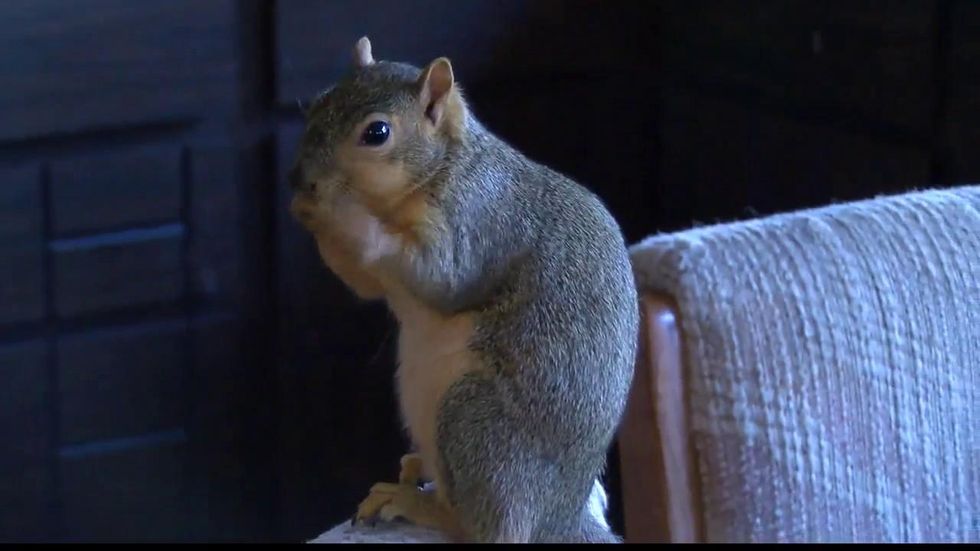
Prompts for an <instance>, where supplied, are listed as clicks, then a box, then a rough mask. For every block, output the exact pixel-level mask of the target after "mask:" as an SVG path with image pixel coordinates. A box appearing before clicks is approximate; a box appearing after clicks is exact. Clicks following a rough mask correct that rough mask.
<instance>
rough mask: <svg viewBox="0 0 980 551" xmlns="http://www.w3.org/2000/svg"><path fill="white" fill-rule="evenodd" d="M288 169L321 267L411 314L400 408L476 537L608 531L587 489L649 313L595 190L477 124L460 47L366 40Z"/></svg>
mask: <svg viewBox="0 0 980 551" xmlns="http://www.w3.org/2000/svg"><path fill="white" fill-rule="evenodd" d="M290 179H291V182H292V184H293V188H294V190H295V195H294V200H293V205H292V210H293V213H294V215H295V216H296V218H297V219H298V220H299V221H300V222H301V223H302V224H303V225H304V226H305V227H306V228H307V229H308V230H309V231H310V232H311V233H312V234H313V235H314V236H315V237H316V239H317V243H318V246H319V249H320V252H321V255H322V256H323V258H324V261H325V262H326V264H327V265H328V266H329V267H330V268H331V269H332V270H333V271H334V272H335V273H336V274H337V275H338V276H339V277H340V278H341V279H343V280H344V281H345V283H347V284H348V286H350V287H351V289H352V290H354V291H355V292H356V293H357V294H358V295H360V296H361V297H364V298H366V299H386V300H388V302H389V304H390V305H391V306H392V309H393V311H395V314H396V317H398V318H399V321H400V323H401V325H402V332H401V341H402V342H401V343H400V347H401V351H400V352H401V354H400V361H401V363H402V365H401V366H400V368H399V391H400V398H401V402H402V410H403V417H404V418H405V419H406V424H407V425H408V427H407V428H408V430H409V432H410V434H411V436H412V439H413V442H414V443H415V444H416V446H417V447H419V448H423V449H421V450H420V451H421V453H422V456H423V460H424V461H425V463H426V467H427V471H428V472H429V473H430V474H431V476H432V477H433V478H434V479H435V480H436V488H437V490H438V491H439V492H440V493H441V494H442V495H443V496H444V498H445V499H446V501H447V502H448V503H449V504H450V505H451V507H452V508H453V509H454V511H455V513H456V515H457V516H458V518H459V521H460V523H461V525H462V526H463V527H464V528H465V532H466V533H467V535H468V538H470V539H474V540H476V541H593V540H595V541H615V540H616V538H615V537H614V536H613V535H612V534H611V533H609V531H608V527H606V526H605V524H604V520H603V519H596V518H595V516H594V514H593V513H590V512H589V506H588V505H589V501H590V496H592V498H593V499H592V501H593V502H594V501H595V498H596V495H595V492H596V484H597V480H598V478H599V476H600V475H601V472H602V469H603V467H604V462H605V456H606V453H607V451H608V447H609V445H610V444H611V441H612V439H613V437H614V435H615V431H616V428H617V426H618V423H619V420H620V418H621V416H622V413H623V410H624V408H625V403H626V396H627V393H628V390H629V386H630V384H631V381H632V373H633V362H634V356H635V352H636V335H637V331H638V325H639V311H638V304H637V295H636V290H635V285H634V280H633V274H632V270H631V266H630V262H629V258H628V254H627V250H626V244H625V242H624V239H623V236H622V234H621V232H620V229H619V226H618V224H617V223H616V221H615V219H614V217H613V216H612V215H611V214H610V213H609V212H608V210H607V209H606V208H605V206H604V205H603V203H602V202H601V201H600V200H599V199H598V197H597V196H595V195H594V194H593V193H591V192H590V191H588V190H587V189H586V188H584V187H583V186H581V185H579V184H578V183H576V182H574V181H573V180H571V179H570V178H568V177H566V176H564V175H562V174H560V173H558V172H557V171H555V170H552V169H550V168H548V167H546V166H544V165H542V164H539V163H536V162H534V161H532V160H530V159H528V158H527V157H526V156H524V155H523V154H521V153H520V152H519V151H517V150H515V149H514V148H513V147H511V146H510V145H508V144H507V143H506V142H504V141H503V140H501V139H500V138H498V137H497V136H495V135H494V134H493V133H492V132H490V131H489V130H488V129H487V128H485V127H484V126H483V125H482V124H481V123H480V121H478V120H477V119H476V117H474V116H473V113H472V112H471V111H470V109H469V108H468V106H467V103H466V100H465V99H464V96H463V92H462V90H461V87H460V85H459V84H458V83H457V82H455V78H454V75H453V72H452V66H451V64H450V62H449V60H448V59H446V58H439V59H437V60H435V61H433V62H432V63H430V64H429V65H428V66H426V67H425V68H421V69H420V68H416V67H413V66H411V65H407V64H404V63H396V62H386V61H375V60H374V59H373V57H372V55H371V51H370V43H369V42H367V40H366V39H362V40H361V41H360V42H359V43H358V45H357V46H356V48H355V63H354V67H353V69H352V71H351V72H350V73H349V74H348V75H347V76H346V77H345V78H344V79H342V80H341V81H339V82H338V83H337V84H336V85H335V86H334V87H333V88H331V89H330V90H328V91H326V92H325V93H323V94H321V96H319V97H318V98H317V99H316V101H315V102H314V103H313V105H312V107H311V109H310V111H309V113H308V120H307V130H306V133H305V134H304V137H303V141H302V144H301V148H300V153H299V155H298V157H297V161H296V163H295V165H294V168H293V170H292V173H291V178H290ZM409 318H410V319H409ZM598 490H599V491H600V492H601V485H600V486H599V487H598Z"/></svg>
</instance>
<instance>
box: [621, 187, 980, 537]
mask: <svg viewBox="0 0 980 551" xmlns="http://www.w3.org/2000/svg"><path fill="white" fill-rule="evenodd" d="M632 255H633V260H634V265H635V270H636V276H637V283H638V285H639V288H640V290H641V291H644V292H658V293H663V294H666V295H669V296H670V297H673V299H674V300H675V301H676V303H677V308H678V313H679V317H680V326H681V331H682V339H683V342H682V346H683V355H684V358H683V359H684V364H685V380H686V384H687V396H688V408H689V412H688V413H689V416H690V421H691V430H692V433H693V434H692V438H693V443H694V448H695V450H696V453H697V459H698V474H699V477H700V493H701V495H700V497H701V501H702V507H703V508H702V514H703V523H704V532H705V536H706V538H707V540H708V541H729V542H730V541H739V542H964V541H974V542H975V541H978V540H980V489H978V487H980V426H978V420H980V417H978V415H977V413H978V410H980V406H978V393H977V388H978V382H980V378H978V373H980V187H975V186H970V187H961V188H958V189H953V190H925V191H917V192H914V193H908V194H905V195H899V196H887V197H878V198H875V199H870V200H866V201H858V202H852V203H844V204H836V205H831V206H827V207H824V208H819V209H812V210H806V211H799V212H793V213H786V214H781V215H777V216H769V217H765V218H760V219H756V220H751V221H745V222H737V223H729V224H719V225H715V226H710V227H702V228H696V229H692V230H689V231H684V232H678V233H674V234H669V235H655V236H651V237H650V238H648V239H646V240H644V241H642V242H640V243H637V244H636V245H635V246H634V247H633V249H632Z"/></svg>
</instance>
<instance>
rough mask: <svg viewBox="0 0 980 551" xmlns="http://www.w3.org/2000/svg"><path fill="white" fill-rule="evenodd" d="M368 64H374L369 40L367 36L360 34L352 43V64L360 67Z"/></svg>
mask: <svg viewBox="0 0 980 551" xmlns="http://www.w3.org/2000/svg"><path fill="white" fill-rule="evenodd" d="M368 65H374V57H373V56H372V55H371V41H370V40H369V39H368V37H366V36H362V37H361V39H360V40H358V41H357V44H355V45H354V66H355V67H358V68H360V67H367V66H368Z"/></svg>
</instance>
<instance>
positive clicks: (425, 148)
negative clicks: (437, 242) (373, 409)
mask: <svg viewBox="0 0 980 551" xmlns="http://www.w3.org/2000/svg"><path fill="white" fill-rule="evenodd" d="M352 57H353V59H352V63H351V66H350V68H349V70H348V71H347V73H346V74H345V75H343V77H342V78H341V79H340V80H339V81H338V82H336V83H335V84H334V85H333V86H332V87H330V88H328V89H327V90H325V91H324V92H322V93H320V94H319V95H318V96H317V97H316V98H315V99H314V101H313V102H312V104H311V106H310V108H309V110H308V111H307V113H306V126H305V131H304V134H303V136H302V139H301V141H300V147H299V151H298V154H297V156H296V159H295V161H294V163H293V166H292V168H291V169H290V172H289V183H290V186H291V188H292V189H293V201H292V205H291V212H292V214H293V216H294V217H295V218H296V219H297V220H298V221H299V222H300V223H301V224H302V225H303V226H304V227H306V228H307V229H308V230H309V231H311V233H313V234H314V235H315V236H316V237H317V241H318V243H319V246H320V249H321V254H322V255H323V256H324V257H325V259H326V257H327V255H326V254H324V247H327V248H329V249H332V251H330V252H332V253H333V254H334V256H338V255H339V256H344V257H346V258H347V260H349V261H350V257H352V256H353V257H355V260H353V261H350V262H348V263H349V264H351V265H352V266H353V268H352V269H357V267H358V266H359V265H360V264H362V263H363V262H362V260H357V259H364V258H372V257H378V256H380V255H381V254H382V253H381V252H378V251H379V250H381V249H385V248H386V247H388V248H390V247H391V245H390V241H391V239H390V237H391V236H395V237H397V238H399V239H413V240H417V239H419V238H420V236H421V235H422V234H423V233H424V232H425V228H426V227H427V225H428V224H429V223H430V222H431V220H430V214H431V208H432V206H433V205H431V204H430V203H431V194H432V191H431V190H430V189H428V187H429V186H427V185H426V184H427V183H429V182H430V181H432V180H433V176H435V175H437V174H439V173H441V172H443V171H445V169H446V168H447V167H448V166H449V165H450V164H451V162H452V161H451V152H452V151H453V149H454V148H455V147H456V146H458V145H459V144H460V143H461V142H462V141H463V140H464V139H465V134H464V127H465V118H466V117H467V108H466V105H465V102H464V99H463V96H462V93H461V91H460V89H459V85H458V84H457V83H456V82H455V79H454V76H453V69H452V65H451V64H450V62H449V60H448V59H446V58H444V57H440V58H438V59H436V60H434V61H432V62H431V63H429V64H428V65H427V66H426V67H424V68H421V69H420V68H418V67H415V66H412V65H409V64H406V63H400V62H391V61H376V60H375V59H374V56H373V54H372V52H371V42H370V40H368V38H367V37H364V38H361V39H360V40H358V41H357V43H356V45H355V46H354V49H353V56H352ZM365 228H370V229H369V230H366V229H365ZM365 235H373V236H376V237H377V239H375V241H377V240H380V239H382V238H389V239H388V241H389V243H388V244H382V243H380V242H365V239H368V238H366V237H364V236H365ZM372 239H374V238H372ZM343 251H347V252H346V253H345V252H343ZM348 253H349V254H348ZM335 271H337V270H336V269H335ZM344 279H347V278H344ZM348 284H351V282H350V281H348ZM352 286H353V285H352ZM359 294H361V293H359Z"/></svg>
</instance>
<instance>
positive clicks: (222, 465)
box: [0, 0, 980, 541]
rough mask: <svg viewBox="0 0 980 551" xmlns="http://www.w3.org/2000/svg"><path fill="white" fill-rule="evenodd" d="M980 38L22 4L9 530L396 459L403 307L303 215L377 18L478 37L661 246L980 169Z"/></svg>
mask: <svg viewBox="0 0 980 551" xmlns="http://www.w3.org/2000/svg"><path fill="white" fill-rule="evenodd" d="M978 33H980V2H975V1H971V0H932V1H927V0H891V1H889V0H880V1H871V0H835V1H826V2H814V1H809V0H808V1H803V0H770V1H760V0H748V1H737V2H736V1H728V2H724V1H681V0H677V1H647V2H624V1H614V0H609V1H602V2H599V1H558V0H534V1H525V2H521V1H516V0H462V1H458V0H416V1H412V2H406V1H404V0H380V1H379V0H371V1H368V0H334V1H328V0H322V1H313V0H308V1H307V0H302V1H301V0H280V1H277V2H273V1H259V0H251V1H240V2H235V1H231V0H208V1H206V2H201V1H197V0H171V1H167V2H133V1H131V0H89V1H87V2H84V3H75V2H65V1H54V0H8V1H5V2H3V3H2V4H0V540H2V541H16V540H26V541H37V540H53V541H93V540H98V541H111V540H134V541H139V540H151V541H159V540H177V541H186V540H210V541H234V540H239V541H252V540H263V541H268V540H283V541H298V540H302V539H307V538H311V537H313V536H315V535H317V534H318V533H319V532H321V531H323V530H325V529H327V528H328V527H330V526H332V525H333V524H334V523H336V522H339V521H341V520H343V519H346V518H348V517H349V516H350V514H351V513H352V512H353V511H354V507H355V506H356V504H357V502H358V500H359V499H360V498H362V497H364V495H365V492H366V491H367V490H368V488H369V487H370V485H371V484H372V483H373V482H376V481H378V480H383V479H390V478H392V477H394V476H396V474H397V470H398V457H399V456H400V454H401V453H402V452H403V451H404V449H405V445H406V442H405V440H404V439H403V437H402V435H401V433H400V430H399V426H398V422H397V417H396V411H397V410H396V405H395V398H394V394H393V392H392V384H391V378H392V373H393V369H394V367H393V353H392V352H393V344H394V333H393V323H392V320H391V319H390V317H389V316H388V315H387V314H386V312H385V310H384V308H383V307H382V306H379V305H369V306H365V305H362V304H359V303H358V302H357V301H356V300H355V299H353V298H352V296H351V295H350V294H349V293H348V292H347V291H346V290H345V289H344V288H343V287H342V286H341V285H340V284H339V283H338V282H337V281H336V280H335V279H333V278H332V276H330V275H329V274H328V273H327V272H326V270H325V268H323V267H322V266H321V265H320V262H319V260H318V258H317V257H316V254H315V251H314V247H313V244H312V242H311V239H310V238H308V237H307V236H306V235H305V234H304V233H302V232H301V231H300V230H299V228H298V226H297V225H296V224H294V223H293V222H292V220H290V219H289V218H288V217H287V216H286V214H285V209H284V207H285V204H286V201H287V198H288V194H287V191H286V187H285V186H284V185H283V178H282V176H283V174H284V171H285V168H286V167H287V166H288V163H289V162H290V160H291V158H292V157H291V155H292V152H293V150H294V146H295V144H296V140H297V137H298V135H299V132H300V129H301V128H300V117H299V110H298V108H297V103H298V102H303V101H305V100H307V99H308V98H309V97H310V96H311V95H312V94H314V93H315V92H316V91H318V90H319V89H321V88H323V87H325V86H326V85H327V84H328V83H330V82H331V80H333V79H335V78H336V77H337V76H338V75H339V74H340V72H341V71H343V70H344V69H345V67H346V65H347V63H348V59H349V57H350V49H351V47H352V45H353V43H354V41H355V40H356V39H357V38H358V37H359V36H361V35H362V34H368V35H370V37H371V39H372V41H373V43H374V50H375V57H378V58H387V59H392V58H393V59H399V60H404V61H411V62H414V63H416V64H424V63H426V62H428V61H430V60H431V59H433V58H435V57H437V56H439V55H447V56H449V57H450V58H451V59H452V60H453V62H454V68H455V72H456V76H457V78H458V79H459V80H460V81H461V82H462V84H463V85H464V86H465V88H466V90H467V91H468V94H469V97H470V99H471V103H472V106H473V109H474V110H475V112H476V114H477V115H478V116H479V117H481V118H482V119H483V120H484V121H485V122H486V123H487V124H488V125H489V127H490V128H491V129H492V130H495V131H496V132H498V133H499V134H500V135H501V136H503V137H504V138H506V139H508V140H509V141H511V142H512V143H513V144H514V145H516V146H517V147H518V148H520V149H522V150H523V151H524V152H525V153H526V154H528V155H529V156H530V157H532V158H534V159H536V160H539V161H542V162H545V163H547V164H550V165H552V166H553V167H555V168H557V169H559V170H561V171H563V172H566V173H568V174H570V175H572V176H574V177H576V178H577V179H579V180H580V181H581V182H582V183H583V184H585V185H587V186H588V187H590V188H591V189H593V190H594V191H595V192H596V193H597V194H599V195H600V196H601V197H602V198H603V199H604V200H605V201H606V202H607V204H608V205H609V207H610V209H611V210H612V211H613V212H614V214H615V215H616V216H617V218H618V219H619V220H620V221H621V223H622V226H623V230H624V232H625V233H626V236H627V238H628V239H629V240H630V241H631V242H635V241H637V240H639V239H640V238H642V237H643V236H645V235H648V234H651V233H654V232H658V231H669V230H673V229H680V228H684V227H689V226H691V225H694V224H699V223H711V222H715V221H719V220H734V219H740V218H746V217H749V216H756V215H761V214H766V213H771V212H777V211H783V210H790V209H796V208H803V207H807V206H817V205H821V204H826V203H829V202H832V201H843V200H851V199H859V198H866V197H871V196H873V195H875V194H879V193H891V192H898V191H904V190H908V189H911V188H913V187H925V186H947V185H951V184H958V183H965V182H969V181H971V179H973V180H974V181H975V180H976V179H978V176H980V160H978V157H977V155H975V154H974V151H976V148H977V147H978V146H980V130H978V128H980V116H978V113H980V108H978V107H980V106H978V99H977V98H980V61H978V60H980V40H978V36H980V35H978ZM609 479H610V480H609V482H610V484H611V485H612V492H613V497H614V498H615V497H616V496H617V495H618V492H617V490H616V484H617V481H618V477H617V469H616V456H615V450H613V452H612V453H611V469H610V473H609ZM618 514H619V509H618V504H615V503H614V518H615V519H616V522H617V525H618V523H619V520H618V518H619V517H618Z"/></svg>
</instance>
